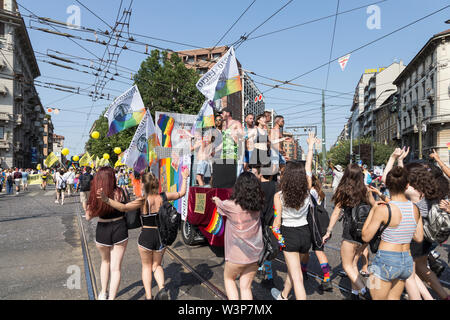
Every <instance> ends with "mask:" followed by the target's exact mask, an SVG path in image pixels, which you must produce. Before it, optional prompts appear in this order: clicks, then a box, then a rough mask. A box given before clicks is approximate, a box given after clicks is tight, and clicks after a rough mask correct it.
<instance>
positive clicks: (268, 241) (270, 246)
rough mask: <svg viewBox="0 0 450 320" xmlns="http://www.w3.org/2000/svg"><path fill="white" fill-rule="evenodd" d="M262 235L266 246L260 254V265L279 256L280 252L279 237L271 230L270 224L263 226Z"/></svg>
mask: <svg viewBox="0 0 450 320" xmlns="http://www.w3.org/2000/svg"><path fill="white" fill-rule="evenodd" d="M262 236H263V243H264V248H263V250H262V252H261V255H260V256H259V260H258V266H259V267H260V266H262V264H263V263H264V261H266V260H269V261H270V260H273V259H275V258H276V257H277V255H278V252H279V251H280V246H279V244H278V240H277V238H275V235H274V234H273V232H272V230H270V226H268V225H266V226H263V228H262Z"/></svg>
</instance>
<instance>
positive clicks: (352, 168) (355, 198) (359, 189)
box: [332, 163, 368, 208]
mask: <svg viewBox="0 0 450 320" xmlns="http://www.w3.org/2000/svg"><path fill="white" fill-rule="evenodd" d="M367 193H368V192H367V187H366V185H365V184H364V173H363V172H362V170H361V168H360V167H359V166H358V165H357V164H355V163H351V164H349V165H348V166H347V168H345V171H344V175H343V176H342V179H341V181H340V182H339V185H338V187H337V188H336V192H335V193H334V195H333V198H332V201H333V202H334V204H335V205H338V204H339V205H340V206H341V207H351V208H354V207H356V206H357V205H358V204H360V203H362V202H367V201H368V194H367Z"/></svg>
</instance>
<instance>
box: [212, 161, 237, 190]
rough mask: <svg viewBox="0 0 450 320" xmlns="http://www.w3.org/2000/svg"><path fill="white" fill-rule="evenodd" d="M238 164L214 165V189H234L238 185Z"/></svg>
mask: <svg viewBox="0 0 450 320" xmlns="http://www.w3.org/2000/svg"><path fill="white" fill-rule="evenodd" d="M236 173H237V164H236V163H233V164H219V163H213V172H212V187H213V188H233V187H234V184H235V183H236Z"/></svg>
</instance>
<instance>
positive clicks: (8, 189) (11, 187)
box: [6, 183, 14, 194]
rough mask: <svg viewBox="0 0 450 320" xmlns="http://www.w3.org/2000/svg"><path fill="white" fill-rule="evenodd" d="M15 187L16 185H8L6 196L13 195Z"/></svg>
mask: <svg viewBox="0 0 450 320" xmlns="http://www.w3.org/2000/svg"><path fill="white" fill-rule="evenodd" d="M13 186H14V184H12V183H11V184H9V183H6V194H12V193H13Z"/></svg>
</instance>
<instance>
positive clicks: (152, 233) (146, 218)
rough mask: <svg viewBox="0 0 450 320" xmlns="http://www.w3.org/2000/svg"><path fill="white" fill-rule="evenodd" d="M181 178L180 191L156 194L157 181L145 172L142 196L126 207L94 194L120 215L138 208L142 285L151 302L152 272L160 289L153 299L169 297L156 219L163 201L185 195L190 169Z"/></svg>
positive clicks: (102, 195)
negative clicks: (165, 283)
mask: <svg viewBox="0 0 450 320" xmlns="http://www.w3.org/2000/svg"><path fill="white" fill-rule="evenodd" d="M182 175H183V184H182V186H181V189H180V191H179V192H167V193H161V194H158V189H159V181H158V179H157V178H156V177H155V176H154V175H153V174H152V173H144V174H143V175H141V188H142V190H143V191H144V196H143V197H140V198H138V199H136V200H134V201H132V202H129V203H127V204H123V203H120V202H119V201H117V200H113V199H111V198H110V197H107V196H106V195H105V194H104V193H103V192H102V190H99V191H98V192H97V193H96V194H97V197H98V198H100V199H102V200H103V201H104V202H105V203H106V204H108V205H110V206H111V207H113V208H114V209H116V210H119V211H121V212H126V211H133V210H136V209H141V214H142V224H143V226H142V230H141V233H140V234H139V239H138V247H139V254H140V256H141V262H142V283H143V284H144V289H145V297H146V299H147V300H150V299H152V272H153V273H154V274H155V280H156V282H157V284H158V288H159V292H158V294H157V295H156V296H155V300H157V299H158V300H168V298H169V293H168V290H167V289H166V288H165V287H164V270H163V268H162V266H161V262H162V258H163V255H164V251H165V250H164V249H165V248H164V246H163V245H162V243H161V237H160V234H159V230H158V227H157V224H156V219H158V212H159V209H160V208H161V206H162V204H163V202H164V200H167V201H172V200H177V199H179V198H182V197H183V196H184V195H185V194H186V187H187V180H188V177H189V169H187V168H185V169H184V170H183V171H182ZM91 194H92V192H91Z"/></svg>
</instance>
